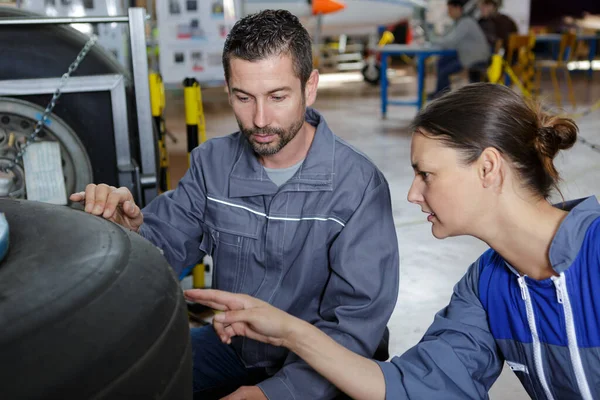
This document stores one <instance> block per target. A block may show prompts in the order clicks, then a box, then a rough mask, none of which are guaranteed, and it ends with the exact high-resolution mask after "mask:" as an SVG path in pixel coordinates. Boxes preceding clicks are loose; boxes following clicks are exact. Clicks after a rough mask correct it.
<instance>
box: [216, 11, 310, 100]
mask: <svg viewBox="0 0 600 400" xmlns="http://www.w3.org/2000/svg"><path fill="white" fill-rule="evenodd" d="M281 54H285V55H288V56H290V57H291V58H292V65H293V66H294V73H295V74H296V76H297V77H298V78H299V79H300V85H301V87H302V90H304V87H305V86H306V82H308V78H310V74H311V73H312V70H313V58H312V41H311V39H310V35H309V34H308V31H307V30H306V29H305V28H304V26H303V25H302V24H301V23H300V20H299V19H298V17H296V16H295V15H293V14H291V13H290V12H289V11H286V10H264V11H261V12H259V13H256V14H252V15H248V16H246V17H244V18H242V19H240V20H239V21H237V22H236V23H235V25H234V26H233V28H232V29H231V32H229V35H228V36H227V39H225V45H224V46H223V68H224V70H225V81H226V82H227V83H229V76H230V72H231V70H230V63H231V59H232V58H239V59H242V60H246V61H259V60H264V59H266V58H268V57H271V56H278V55H281Z"/></svg>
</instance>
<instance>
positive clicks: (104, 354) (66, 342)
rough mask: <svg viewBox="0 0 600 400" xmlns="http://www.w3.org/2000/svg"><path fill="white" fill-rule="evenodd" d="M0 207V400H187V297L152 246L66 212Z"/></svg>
mask: <svg viewBox="0 0 600 400" xmlns="http://www.w3.org/2000/svg"><path fill="white" fill-rule="evenodd" d="M0 211H1V212H3V213H4V214H5V215H6V219H7V220H8V224H9V226H10V247H9V249H8V253H7V255H6V257H5V258H4V260H2V261H0V326H1V327H2V328H1V329H0V381H1V382H2V384H0V399H7V400H8V399H11V400H18V399H123V400H124V399H128V400H131V399H164V400H171V399H172V400H175V399H177V400H181V399H191V398H192V361H191V347H190V340H189V325H188V319H187V312H186V306H185V300H184V298H183V296H182V293H181V289H180V286H179V284H178V282H177V280H176V279H175V276H174V274H173V272H172V270H171V268H170V267H169V265H168V264H167V262H166V260H165V259H164V257H163V256H162V255H161V254H160V251H159V250H158V249H157V248H155V247H154V246H153V245H152V244H150V243H149V242H147V241H146V240H145V239H143V238H142V237H140V236H139V235H137V234H135V233H132V232H129V231H126V230H125V229H123V228H121V227H120V226H118V225H116V224H113V223H111V222H109V221H106V220H103V219H101V218H98V217H94V216H91V215H89V214H86V213H84V212H82V211H78V210H74V209H71V208H68V207H63V206H54V205H49V204H43V203H38V202H33V201H26V200H12V199H0Z"/></svg>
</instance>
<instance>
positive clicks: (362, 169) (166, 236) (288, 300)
mask: <svg viewBox="0 0 600 400" xmlns="http://www.w3.org/2000/svg"><path fill="white" fill-rule="evenodd" d="M306 120H307V121H308V122H309V123H311V124H312V125H314V126H316V128H317V129H316V133H315V137H314V140H313V143H312V145H311V147H310V150H309V152H308V154H307V156H306V159H305V160H304V162H303V164H302V165H301V166H300V168H299V169H298V171H296V174H295V175H294V176H293V177H292V178H290V180H289V181H288V182H287V183H285V184H283V185H282V186H281V187H277V185H275V184H274V183H273V182H272V181H271V180H270V179H269V178H268V176H267V173H266V171H265V170H264V168H263V167H262V165H261V164H260V163H259V162H258V160H257V158H256V156H255V155H254V152H253V151H252V148H251V146H250V145H249V143H248V141H247V140H246V139H245V137H244V136H243V135H242V134H240V133H236V134H233V135H229V136H225V137H221V138H216V139H212V140H209V141H207V142H205V143H204V144H202V145H201V146H200V147H198V148H197V149H195V150H194V151H193V152H192V155H191V166H190V168H189V170H188V172H187V173H186V175H185V176H184V177H183V179H182V180H181V182H180V183H179V186H178V187H177V189H175V190H174V191H172V192H169V193H167V194H165V195H162V196H159V197H158V198H156V199H155V200H154V201H152V202H151V203H150V204H149V205H148V206H147V207H146V208H145V209H144V210H143V213H144V224H143V225H142V226H141V228H140V234H141V235H143V236H144V237H146V238H147V239H149V240H150V241H151V242H152V243H154V244H155V245H156V246H158V247H160V248H161V249H162V250H163V252H164V255H165V257H166V258H167V260H168V261H169V263H170V264H171V266H172V267H173V268H174V269H175V270H176V271H177V272H179V271H180V270H181V269H182V268H183V267H186V266H188V265H193V264H195V263H196V262H198V260H199V259H200V257H201V254H202V253H207V254H210V255H211V256H212V258H213V262H214V270H213V274H214V275H213V287H215V288H217V289H222V290H227V291H232V292H238V293H246V294H250V295H253V296H255V297H257V298H259V299H262V300H264V301H267V302H269V303H271V304H273V305H274V306H276V307H278V308H281V309H283V310H286V311H288V312H289V313H291V314H292V315H295V316H297V317H299V318H302V319H304V320H306V321H309V322H310V323H312V324H314V325H315V326H317V327H318V328H320V329H321V330H323V331H324V332H325V333H327V334H328V335H329V336H331V337H332V338H333V339H334V340H336V341H337V342H339V343H341V344H342V345H344V346H345V347H347V348H349V349H351V350H353V351H355V352H357V353H359V354H362V355H365V356H368V357H371V356H373V354H374V352H375V349H376V348H377V345H378V344H379V342H380V340H381V338H382V337H383V332H384V329H385V326H386V324H387V322H388V320H389V318H390V316H391V314H392V311H393V309H394V306H395V304H396V299H397V295H398V275H399V268H398V264H399V255H398V242H397V238H396V229H395V227H394V220H393V217H392V207H391V199H390V192H389V187H388V184H387V182H386V180H385V178H384V176H383V175H382V173H381V172H380V171H379V170H378V169H377V168H376V167H375V166H374V165H373V163H371V162H370V161H369V160H368V159H367V158H366V157H365V156H364V155H362V154H360V153H358V152H357V151H356V150H354V149H353V148H352V147H350V146H349V145H347V144H345V143H344V142H343V141H342V140H340V139H339V138H338V137H336V136H335V135H334V134H333V133H332V132H331V130H330V129H329V128H328V127H327V124H326V123H325V120H324V119H323V117H322V116H321V115H319V114H318V113H317V112H316V111H314V110H312V109H308V111H307V113H306ZM232 345H233V346H234V348H235V349H236V351H237V353H238V354H239V355H240V357H241V359H242V360H243V362H244V363H245V365H246V366H247V367H265V368H268V369H269V370H278V372H276V373H275V374H274V375H273V376H272V377H271V378H269V379H267V380H265V381H263V382H262V383H260V384H259V386H260V387H261V389H262V390H263V391H264V392H265V394H266V395H267V396H268V398H270V399H277V400H286V399H329V398H332V397H334V396H335V395H336V394H337V390H336V389H335V388H334V387H333V386H332V385H331V384H329V383H328V382H327V381H326V380H325V379H324V378H322V377H320V376H319V375H318V374H317V373H316V372H315V371H314V370H312V369H311V368H310V367H309V366H308V365H307V364H306V363H304V361H302V360H300V359H299V358H298V357H297V356H296V355H294V354H291V353H289V352H288V351H287V350H286V349H284V348H282V347H274V346H270V345H267V344H263V343H259V342H256V341H253V340H251V339H247V338H234V341H233V343H232Z"/></svg>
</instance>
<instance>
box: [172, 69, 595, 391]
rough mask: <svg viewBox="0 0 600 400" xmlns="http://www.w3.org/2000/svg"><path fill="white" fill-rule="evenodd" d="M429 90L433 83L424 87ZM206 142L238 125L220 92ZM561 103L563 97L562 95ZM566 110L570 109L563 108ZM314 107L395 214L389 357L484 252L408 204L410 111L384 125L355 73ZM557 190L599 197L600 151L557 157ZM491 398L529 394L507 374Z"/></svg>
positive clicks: (176, 167) (181, 155) (212, 95)
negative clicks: (368, 171) (383, 189)
mask: <svg viewBox="0 0 600 400" xmlns="http://www.w3.org/2000/svg"><path fill="white" fill-rule="evenodd" d="M391 79H392V84H391V85H392V86H391V88H390V92H391V95H392V96H395V97H402V96H409V97H414V96H415V92H416V90H415V85H416V84H415V79H414V76H413V75H412V74H410V73H408V72H406V71H403V70H399V71H396V73H395V74H394V76H393V77H392V78H391ZM594 79H595V80H594V81H592V83H590V82H589V81H588V80H587V79H586V77H584V76H583V74H577V76H576V79H575V81H576V83H575V85H576V86H575V87H576V93H577V100H578V106H579V107H578V109H580V110H581V109H583V108H585V107H586V106H589V105H591V104H593V103H594V102H595V101H597V100H598V99H600V74H598V73H596V76H595V78H594ZM427 84H428V86H429V88H430V89H432V88H433V85H434V81H432V80H428V82H427ZM543 86H544V87H545V90H544V91H543V94H544V96H547V97H548V98H553V96H552V90H551V86H550V83H549V82H544V85H543ZM202 96H203V99H204V111H205V116H206V124H207V136H208V137H209V138H210V137H215V136H222V135H226V134H229V133H232V132H234V131H236V130H237V124H236V122H235V119H234V117H233V114H232V112H231V110H230V108H229V105H228V103H227V97H226V95H225V93H224V90H223V88H222V87H221V88H210V89H205V90H203V93H202ZM563 98H566V93H565V94H564V95H563ZM565 107H566V111H568V112H570V111H571V108H570V106H565ZM315 108H316V109H318V110H319V111H320V112H321V113H322V114H323V115H324V116H325V118H326V119H327V123H328V124H329V126H330V127H331V128H332V129H333V131H334V132H335V133H336V134H337V135H338V136H340V137H342V138H343V139H344V140H346V141H347V142H349V143H350V144H352V145H354V146H355V147H357V148H358V149H360V150H361V151H363V152H364V153H366V154H367V155H368V156H369V157H370V158H371V159H372V160H373V161H374V162H375V164H376V165H377V166H378V167H379V168H380V169H381V170H382V171H383V173H384V174H385V176H386V177H387V179H388V181H389V184H390V187H391V192H392V201H393V209H394V217H395V222H396V228H397V233H398V241H399V246H400V296H399V299H398V302H397V305H396V309H395V312H394V314H393V316H392V318H391V321H390V323H389V327H390V330H391V352H392V353H393V354H401V353H402V352H404V351H405V350H407V349H408V348H409V347H411V346H412V345H414V344H415V343H417V342H418V340H419V339H420V338H421V336H422V335H423V333H424V331H425V330H426V328H427V327H428V326H429V324H430V323H431V321H432V319H433V316H434V314H435V313H436V312H437V311H438V310H439V309H440V308H442V307H443V306H445V305H446V304H447V302H448V300H449V298H450V294H451V292H452V287H453V286H454V284H455V283H456V282H457V281H458V280H459V279H460V278H461V276H462V275H463V274H464V273H465V271H466V269H467V267H468V266H469V265H470V264H471V263H472V262H473V261H474V260H475V259H476V258H477V257H478V256H479V255H480V254H481V253H482V252H483V251H484V250H485V249H486V246H485V244H483V243H482V242H479V241H478V240H476V239H473V238H467V237H461V238H451V239H446V240H442V241H440V240H437V239H435V238H434V237H433V236H432V235H431V231H430V224H429V223H428V222H427V221H426V220H425V218H424V216H423V214H422V213H421V211H420V209H419V207H417V206H414V205H412V204H410V203H408V202H407V200H406V195H407V192H408V189H409V186H410V183H411V180H412V177H413V172H412V169H411V166H410V160H409V154H410V134H409V132H408V131H407V126H408V124H409V122H410V120H411V118H412V117H414V115H415V112H416V110H415V108H413V107H398V106H392V107H391V108H389V109H388V116H387V119H385V120H383V119H382V118H381V112H380V100H379V88H378V87H372V86H369V85H367V84H365V83H363V82H362V80H361V78H360V75H358V74H356V73H347V74H342V75H326V76H322V79H321V85H320V89H319V97H318V100H317V102H316V105H315ZM183 109H184V107H183V95H182V93H181V92H179V91H172V92H169V93H168V99H167V110H166V117H167V127H168V129H169V130H170V131H171V132H172V133H173V134H174V136H175V137H176V138H177V139H178V142H177V143H173V142H172V141H168V143H167V144H168V147H169V153H170V171H171V178H172V181H173V184H176V182H177V181H178V180H179V179H180V178H181V176H182V175H183V174H184V173H185V169H186V168H187V153H186V136H185V119H184V116H183ZM578 123H579V125H580V130H581V132H580V135H581V137H583V138H585V139H587V140H589V141H591V142H594V143H597V144H600V110H597V111H595V112H594V113H592V114H590V115H589V116H587V117H584V118H582V119H581V120H578ZM557 164H558V166H559V171H560V172H561V174H562V177H563V182H562V185H561V189H562V192H563V194H564V196H565V198H567V199H572V198H578V197H583V196H588V195H593V194H595V195H599V194H600V153H598V152H594V151H593V150H592V149H590V148H589V147H588V146H586V145H584V144H581V143H578V144H576V145H575V147H574V149H572V150H571V151H569V152H567V153H564V154H562V155H559V157H558V160H557ZM490 397H491V399H493V400H520V399H527V398H528V396H527V395H526V394H525V392H524V390H523V389H522V388H521V385H520V383H519V382H518V381H517V379H516V378H515V377H514V375H513V374H512V372H511V371H510V370H508V369H507V368H506V369H505V371H504V372H503V374H502V375H501V377H500V379H499V380H498V382H497V383H496V384H495V385H494V387H493V388H492V390H491V395H490Z"/></svg>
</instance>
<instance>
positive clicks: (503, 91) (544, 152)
mask: <svg viewBox="0 0 600 400" xmlns="http://www.w3.org/2000/svg"><path fill="white" fill-rule="evenodd" d="M411 129H412V131H413V132H420V133H423V134H424V135H426V136H428V137H434V138H439V139H440V140H442V141H444V142H445V144H446V145H448V146H449V147H452V148H454V149H457V150H458V151H460V152H461V153H462V155H463V156H464V158H463V160H464V162H465V163H466V164H467V165H468V164H471V163H473V162H475V161H476V160H477V159H478V158H479V156H480V155H481V153H482V152H483V150H484V149H486V148H488V147H494V148H496V149H498V150H499V151H500V152H501V153H502V154H503V155H504V156H505V157H507V158H508V159H509V160H510V161H511V162H512V164H513V166H514V168H515V170H516V171H517V172H518V173H519V175H520V177H521V179H522V181H523V184H524V186H525V187H527V188H528V189H530V190H531V191H532V192H533V193H534V194H536V195H539V196H541V197H543V198H548V197H549V196H550V192H551V190H552V188H556V189H558V181H559V175H558V171H557V170H556V168H555V167H554V163H553V160H554V157H555V156H556V154H557V153H558V151H559V150H563V149H568V148H570V147H572V146H573V144H575V141H576V140H577V131H578V128H577V125H576V124H575V122H574V121H573V120H571V119H568V118H561V117H558V116H553V115H550V114H548V113H546V112H544V111H543V110H542V108H541V106H540V105H539V104H535V103H533V102H530V101H527V100H525V99H524V98H523V97H521V96H520V95H519V94H517V93H515V92H514V91H513V90H511V89H509V88H507V87H505V86H502V85H496V84H491V83H475V84H472V85H467V86H464V87H462V88H460V89H458V90H456V91H453V92H450V93H448V94H446V95H444V96H442V97H440V98H439V99H437V100H435V101H434V102H432V103H431V104H429V105H428V106H427V107H426V108H425V109H423V110H422V111H421V112H420V113H419V114H418V115H417V117H416V118H415V119H414V121H413V123H412V126H411Z"/></svg>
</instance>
